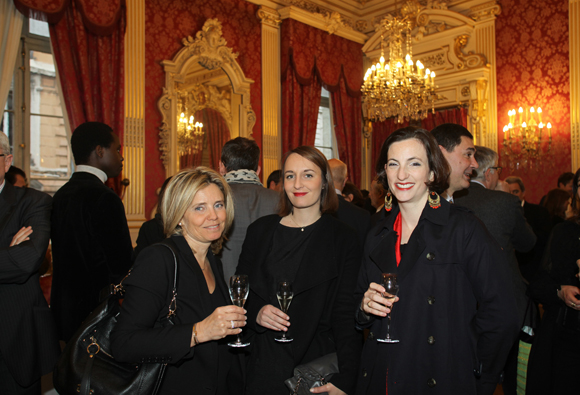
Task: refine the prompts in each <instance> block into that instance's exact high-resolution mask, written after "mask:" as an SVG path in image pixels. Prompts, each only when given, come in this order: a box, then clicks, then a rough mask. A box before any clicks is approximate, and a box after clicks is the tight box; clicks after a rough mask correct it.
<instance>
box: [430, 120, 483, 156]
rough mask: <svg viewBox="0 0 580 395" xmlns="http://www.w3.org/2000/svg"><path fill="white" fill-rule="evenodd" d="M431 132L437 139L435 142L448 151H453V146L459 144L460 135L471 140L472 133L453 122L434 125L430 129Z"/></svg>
mask: <svg viewBox="0 0 580 395" xmlns="http://www.w3.org/2000/svg"><path fill="white" fill-rule="evenodd" d="M431 134H432V135H433V137H435V140H437V144H438V145H440V146H442V147H443V148H445V150H446V151H448V152H451V151H453V150H454V149H455V147H457V146H458V145H459V144H461V137H462V136H463V137H468V138H470V139H472V140H473V135H472V134H471V133H469V130H467V129H466V128H464V127H463V126H461V125H457V124H455V123H444V124H442V125H439V126H435V128H433V130H431Z"/></svg>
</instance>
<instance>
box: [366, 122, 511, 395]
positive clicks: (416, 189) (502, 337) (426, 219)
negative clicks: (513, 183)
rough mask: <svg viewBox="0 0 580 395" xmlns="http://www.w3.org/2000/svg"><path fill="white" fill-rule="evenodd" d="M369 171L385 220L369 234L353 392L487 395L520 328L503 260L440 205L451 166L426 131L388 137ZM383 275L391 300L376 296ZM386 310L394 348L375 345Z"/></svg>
mask: <svg viewBox="0 0 580 395" xmlns="http://www.w3.org/2000/svg"><path fill="white" fill-rule="evenodd" d="M376 170H377V173H378V175H379V180H380V182H382V183H383V186H384V187H385V189H388V193H387V197H386V199H385V208H386V210H387V211H389V210H390V214H389V215H388V216H387V217H386V218H385V219H384V220H383V221H382V222H379V223H378V224H377V225H376V226H375V227H374V228H373V229H371V231H370V232H369V236H368V238H367V242H366V245H365V250H364V262H363V265H362V267H361V271H360V274H359V280H358V285H357V292H356V298H357V301H358V307H357V313H356V318H357V323H358V325H359V326H360V327H362V328H370V333H369V336H368V338H367V341H366V343H365V345H364V351H363V354H362V358H361V368H360V372H359V381H358V384H357V394H361V395H362V394H385V393H387V391H388V394H389V395H399V394H405V395H406V394H441V395H443V394H444V395H448V394H461V395H468V394H476V393H477V394H489V395H491V394H493V392H494V390H495V388H496V385H497V383H498V382H499V376H500V373H501V370H502V368H503V366H504V363H505V360H506V358H507V354H508V352H509V350H510V348H511V346H512V344H513V342H514V340H515V338H516V336H517V333H518V326H519V324H520V322H517V321H518V319H517V314H516V305H515V298H514V294H513V291H512V289H511V288H510V284H511V282H510V281H509V277H508V276H509V274H508V272H507V262H506V261H505V258H504V254H503V253H502V252H501V249H500V247H499V245H497V243H496V242H495V241H494V240H493V238H492V237H491V235H489V233H488V232H487V231H486V229H485V228H484V227H483V225H482V224H481V223H480V222H479V221H478V220H477V219H476V218H475V217H474V216H473V215H472V214H471V213H469V212H468V211H467V210H466V209H464V208H461V207H458V206H455V205H450V204H449V203H448V202H447V201H445V200H444V199H440V198H439V195H438V193H441V192H443V191H444V190H445V189H446V188H447V187H448V182H447V179H448V175H449V165H448V164H447V162H446V160H445V158H444V157H443V155H442V154H441V152H440V150H439V147H438V146H437V143H436V142H435V139H434V138H433V136H431V134H430V133H428V132H427V131H425V130H422V129H415V128H413V127H408V128H403V129H399V130H397V131H395V132H394V133H393V134H392V135H390V136H389V137H388V138H387V140H386V141H385V143H384V144H383V147H382V149H381V154H380V158H379V160H378V162H377V168H376ZM393 195H394V196H395V198H396V199H397V202H394V201H393ZM382 273H394V274H396V275H397V278H398V283H399V286H400V290H399V292H398V297H397V298H395V299H387V298H384V297H383V296H385V295H386V294H385V293H384V292H385V289H384V288H383V287H382V286H381V285H380V280H381V274H382ZM391 308H392V309H393V310H392V312H391V325H390V335H391V338H393V339H395V340H399V342H398V343H382V342H378V341H377V339H384V338H385V337H386V332H387V323H388V318H387V313H389V312H390V311H391Z"/></svg>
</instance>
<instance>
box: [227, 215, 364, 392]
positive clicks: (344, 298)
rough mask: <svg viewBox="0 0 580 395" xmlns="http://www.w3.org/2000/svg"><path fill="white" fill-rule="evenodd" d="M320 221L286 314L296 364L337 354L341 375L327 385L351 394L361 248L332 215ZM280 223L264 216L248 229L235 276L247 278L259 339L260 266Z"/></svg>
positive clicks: (264, 295)
mask: <svg viewBox="0 0 580 395" xmlns="http://www.w3.org/2000/svg"><path fill="white" fill-rule="evenodd" d="M319 221H322V222H321V223H320V224H319V228H318V229H316V232H315V233H313V234H312V236H311V237H312V239H311V240H310V242H309V243H308V246H307V249H306V252H305V254H304V260H303V261H302V262H301V264H300V266H299V268H298V271H297V273H296V279H295V281H294V283H293V286H292V288H293V290H294V297H293V299H292V304H291V305H290V310H289V312H288V315H290V317H292V319H291V323H292V333H294V341H293V342H292V352H293V355H294V364H295V366H296V365H299V364H301V363H306V362H310V361H312V360H314V359H316V358H318V357H321V356H323V355H326V354H328V353H331V352H334V351H336V352H337V354H338V364H339V369H340V373H339V374H336V375H334V376H333V377H332V379H331V380H330V382H331V383H332V384H334V385H335V386H336V387H338V388H340V389H341V390H342V391H344V392H346V393H348V394H352V393H353V392H354V388H355V382H356V371H357V368H358V361H359V356H360V350H361V338H360V337H359V334H358V333H357V331H356V330H355V322H354V317H353V314H352V312H353V311H354V305H355V301H354V298H353V292H354V287H355V284H356V275H357V273H358V270H359V267H360V258H361V248H360V246H359V243H358V238H357V236H356V234H355V232H354V231H353V230H352V229H351V228H350V227H348V226H347V225H345V224H344V223H342V222H340V221H339V220H338V219H336V218H334V217H333V216H332V215H329V214H324V215H323V216H322V218H321V219H320V220H319ZM279 222H280V216H278V215H268V216H266V217H262V218H260V219H258V220H257V221H255V222H254V223H253V224H252V225H250V227H249V228H248V233H247V236H246V240H245V241H244V245H243V248H242V254H241V255H240V263H239V265H238V267H237V269H236V273H238V274H247V275H248V276H249V281H250V295H249V297H248V301H247V303H246V309H247V311H248V313H247V317H248V321H247V322H248V327H249V328H250V330H251V331H253V332H254V333H255V334H257V335H259V334H260V333H264V332H265V331H266V328H264V327H262V326H260V325H258V324H257V323H256V316H257V315H258V312H259V311H260V309H261V308H262V307H263V306H265V305H267V304H270V298H269V297H268V287H269V285H270V284H269V283H268V277H267V273H266V270H265V268H264V264H265V262H266V258H267V256H268V254H269V252H270V249H271V248H272V243H273V237H274V233H275V232H274V230H275V228H276V226H278V223H279ZM272 363H276V361H272Z"/></svg>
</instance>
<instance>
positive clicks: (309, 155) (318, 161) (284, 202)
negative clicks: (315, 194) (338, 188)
mask: <svg viewBox="0 0 580 395" xmlns="http://www.w3.org/2000/svg"><path fill="white" fill-rule="evenodd" d="M292 154H297V155H300V156H301V157H303V158H304V159H306V160H309V161H310V162H312V163H314V164H315V165H316V166H318V168H319V169H320V171H321V173H322V192H321V194H320V212H321V213H322V214H324V213H328V212H335V211H336V210H338V197H336V192H335V191H334V182H333V181H332V174H330V168H329V166H328V162H327V160H326V157H325V156H324V155H323V154H322V152H320V151H319V150H317V149H316V148H314V147H309V146H306V145H303V146H301V147H298V148H294V149H293V150H292V151H290V152H288V153H287V154H286V156H285V157H284V164H283V165H282V176H283V177H284V173H285V171H286V162H287V161H288V158H289V157H290V155H292ZM329 185H330V186H329ZM293 208H294V206H293V205H292V202H291V201H290V199H289V198H288V195H287V194H286V190H285V189H284V191H283V192H282V194H281V195H280V211H279V214H280V216H282V217H284V216H286V215H288V214H290V213H291V212H292V209H293Z"/></svg>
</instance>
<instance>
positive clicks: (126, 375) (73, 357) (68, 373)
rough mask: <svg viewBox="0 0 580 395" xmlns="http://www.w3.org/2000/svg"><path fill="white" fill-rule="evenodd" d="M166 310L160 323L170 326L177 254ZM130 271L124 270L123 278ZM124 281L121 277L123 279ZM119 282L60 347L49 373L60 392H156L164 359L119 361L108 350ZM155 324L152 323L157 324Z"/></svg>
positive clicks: (132, 394) (120, 294)
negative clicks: (125, 272)
mask: <svg viewBox="0 0 580 395" xmlns="http://www.w3.org/2000/svg"><path fill="white" fill-rule="evenodd" d="M161 245H164V246H166V247H167V248H169V249H170V250H171V253H172V254H173V258H174V261H175V274H174V278H173V289H172V291H171V292H172V297H171V301H170V303H169V313H168V314H167V318H166V319H164V320H163V322H161V323H157V324H161V325H173V322H172V317H173V316H175V309H176V301H177V299H176V297H177V256H176V254H175V252H174V251H173V248H171V247H170V246H168V245H167V244H161ZM130 274H131V270H129V273H127V276H125V278H127V277H128V276H129V275H130ZM123 280H124V279H123ZM123 294H124V290H123V281H121V283H120V284H119V285H115V286H111V292H110V295H109V296H108V298H107V299H106V300H105V301H104V302H102V303H101V304H100V305H99V306H98V307H97V308H96V309H95V310H94V311H93V312H92V313H91V314H90V315H89V316H88V317H87V319H86V320H85V321H84V322H83V324H82V325H81V327H80V328H79V329H78V330H77V332H76V333H75V334H74V335H73V337H72V338H71V339H70V341H69V342H68V343H67V345H66V347H65V348H64V350H63V352H62V354H61V356H60V359H59V360H58V362H57V364H56V367H55V369H54V372H53V382H54V388H55V389H56V390H57V391H58V393H59V394H61V395H78V394H80V395H93V394H116V395H129V394H130V395H140V394H142V395H155V394H157V392H158V391H159V387H160V386H161V381H162V379H163V374H164V373H165V367H166V366H167V361H155V362H153V363H141V364H135V363H122V362H118V361H116V360H115V358H114V357H113V355H112V353H111V341H110V335H111V332H112V330H113V328H114V327H115V324H116V323H117V317H118V315H119V313H120V310H121V306H120V303H119V302H120V300H121V299H122V298H123ZM157 324H156V325H157Z"/></svg>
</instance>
